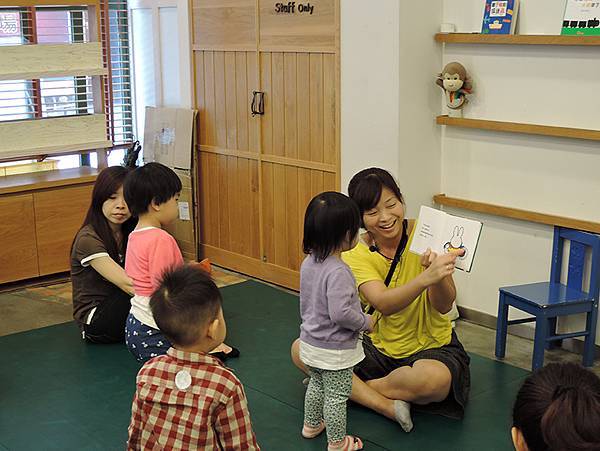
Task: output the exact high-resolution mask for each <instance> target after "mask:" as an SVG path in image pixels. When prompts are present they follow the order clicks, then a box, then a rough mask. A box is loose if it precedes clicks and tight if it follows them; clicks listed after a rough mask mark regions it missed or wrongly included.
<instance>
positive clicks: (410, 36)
mask: <svg viewBox="0 0 600 451" xmlns="http://www.w3.org/2000/svg"><path fill="white" fill-rule="evenodd" d="M366 5H367V3H366V2H365V1H364V0H344V1H342V2H341V118H342V120H341V122H342V123H341V157H342V190H343V191H346V188H347V186H348V182H349V180H350V178H351V177H352V175H353V174H355V173H356V172H357V171H359V170H360V169H364V168H366V167H371V166H380V167H383V168H386V169H388V170H389V171H390V172H392V173H393V174H394V176H396V177H397V178H398V181H399V182H400V188H401V189H402V191H403V193H404V194H405V196H406V201H407V204H408V214H409V215H411V216H414V215H415V214H417V212H418V209H419V206H420V205H421V204H422V203H427V204H430V203H431V196H432V195H433V194H435V193H437V192H439V189H440V130H439V129H438V128H436V126H435V120H434V119H433V118H434V111H435V110H436V108H437V107H438V105H439V93H438V92H437V90H439V88H437V86H435V84H434V80H435V74H436V71H439V68H438V66H439V62H440V61H441V48H440V46H439V45H437V44H436V43H435V42H434V40H433V34H434V33H435V31H437V29H438V27H439V24H440V21H441V6H442V2H441V0H439V1H438V0H436V1H428V2H399V1H397V0H378V1H377V6H376V7H375V6H371V4H369V6H368V7H367V6H366Z"/></svg>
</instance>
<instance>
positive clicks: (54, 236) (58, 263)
mask: <svg viewBox="0 0 600 451" xmlns="http://www.w3.org/2000/svg"><path fill="white" fill-rule="evenodd" d="M92 189H93V185H85V186H75V187H71V188H64V189H61V191H60V193H57V192H56V191H40V192H37V193H34V194H33V201H34V206H35V223H36V235H37V236H36V238H37V246H38V261H39V273H40V275H42V276H43V275H45V274H53V273H57V272H62V271H68V270H69V268H70V256H69V250H70V249H71V243H72V241H73V238H74V237H75V234H76V233H77V230H78V229H79V227H81V223H82V222H83V218H84V216H85V214H86V212H87V209H88V207H89V205H90V200H91V197H92Z"/></svg>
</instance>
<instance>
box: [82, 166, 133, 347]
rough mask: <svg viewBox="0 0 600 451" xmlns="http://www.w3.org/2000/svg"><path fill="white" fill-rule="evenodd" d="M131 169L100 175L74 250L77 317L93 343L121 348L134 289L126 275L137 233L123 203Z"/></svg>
mask: <svg viewBox="0 0 600 451" xmlns="http://www.w3.org/2000/svg"><path fill="white" fill-rule="evenodd" d="M128 173H129V169H128V168H124V167H121V166H111V167H108V168H106V169H104V170H103V171H102V172H100V174H99V175H98V178H97V179H96V183H95V184H94V189H93V191H92V203H91V205H90V207H89V209H88V211H87V215H86V217H85V219H84V221H83V224H82V226H81V228H80V229H79V231H78V232H77V235H76V236H75V239H74V240H73V244H72V245H71V281H72V285H73V317H74V318H75V321H77V323H78V324H79V327H80V329H81V332H82V337H83V338H84V339H86V340H88V341H90V342H93V343H113V342H122V341H123V339H124V331H125V319H126V318H127V315H128V313H129V308H130V297H131V295H133V283H132V281H131V279H130V278H129V277H128V276H127V274H126V273H125V270H124V269H123V266H124V261H125V252H126V249H127V238H128V237H129V233H130V232H131V231H132V230H133V228H134V227H135V223H136V220H135V219H134V218H132V217H131V213H130V212H129V208H128V207H127V203H126V202H125V200H124V197H123V182H124V180H125V176H126V175H127V174H128Z"/></svg>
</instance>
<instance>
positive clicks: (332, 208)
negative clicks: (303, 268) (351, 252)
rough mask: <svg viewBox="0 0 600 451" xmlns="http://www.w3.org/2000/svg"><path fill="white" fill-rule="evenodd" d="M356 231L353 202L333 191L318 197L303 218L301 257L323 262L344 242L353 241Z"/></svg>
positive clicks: (357, 221)
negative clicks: (305, 255) (310, 257)
mask: <svg viewBox="0 0 600 451" xmlns="http://www.w3.org/2000/svg"><path fill="white" fill-rule="evenodd" d="M359 228H360V215H359V211H358V207H357V206H356V204H355V203H354V201H352V199H350V198H349V197H348V196H346V195H345V194H342V193H337V192H335V191H326V192H324V193H321V194H318V195H316V196H315V197H314V198H313V199H312V200H311V201H310V203H309V204H308V207H306V213H305V214H304V240H303V242H302V248H303V250H304V253H305V254H311V255H312V256H313V257H314V258H315V259H316V260H317V261H323V260H325V259H326V258H327V257H328V256H329V255H330V254H331V253H332V252H334V251H335V250H336V249H338V248H339V247H340V246H341V245H342V244H343V243H344V240H352V239H354V237H355V236H356V234H357V233H358V229H359Z"/></svg>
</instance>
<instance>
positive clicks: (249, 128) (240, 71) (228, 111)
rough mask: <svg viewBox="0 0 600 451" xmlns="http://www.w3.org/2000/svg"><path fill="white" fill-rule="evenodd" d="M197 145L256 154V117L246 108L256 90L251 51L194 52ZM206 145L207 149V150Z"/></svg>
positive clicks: (248, 107) (257, 139)
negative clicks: (197, 127) (197, 124)
mask: <svg viewBox="0 0 600 451" xmlns="http://www.w3.org/2000/svg"><path fill="white" fill-rule="evenodd" d="M195 55H196V63H195V68H196V108H197V109H198V110H199V116H200V119H199V121H200V122H199V137H198V142H199V143H200V148H201V149H204V150H219V152H225V151H230V152H229V153H232V154H236V153H239V152H249V153H253V154H258V146H259V138H258V136H259V129H258V127H259V120H260V119H259V117H253V116H252V113H251V110H250V103H251V101H252V91H254V90H258V89H259V86H258V81H257V77H258V74H257V67H256V65H257V60H256V55H255V54H254V53H253V52H213V51H202V52H195ZM207 148H208V149H207Z"/></svg>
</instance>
